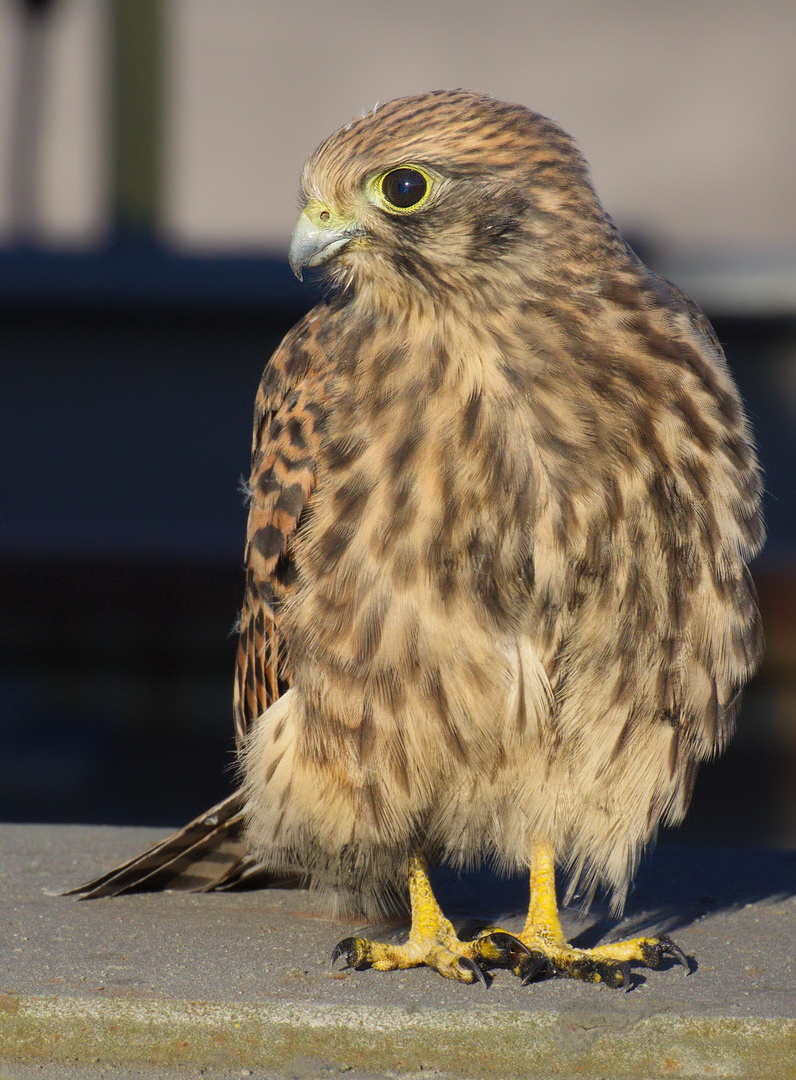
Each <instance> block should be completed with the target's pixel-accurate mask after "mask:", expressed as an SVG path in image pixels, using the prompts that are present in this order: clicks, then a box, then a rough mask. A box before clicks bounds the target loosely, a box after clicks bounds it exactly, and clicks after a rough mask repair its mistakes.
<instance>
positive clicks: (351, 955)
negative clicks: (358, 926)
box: [330, 937, 357, 971]
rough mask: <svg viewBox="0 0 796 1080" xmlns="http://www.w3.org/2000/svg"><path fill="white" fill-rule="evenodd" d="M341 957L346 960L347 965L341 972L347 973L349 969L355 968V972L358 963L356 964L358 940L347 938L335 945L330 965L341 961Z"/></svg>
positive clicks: (344, 965) (345, 964)
mask: <svg viewBox="0 0 796 1080" xmlns="http://www.w3.org/2000/svg"><path fill="white" fill-rule="evenodd" d="M341 956H342V957H344V958H345V963H344V964H343V966H342V968H341V969H340V970H341V971H345V970H346V969H347V968H354V970H356V968H357V963H356V961H357V943H356V938H352V937H347V938H343V940H342V941H338V943H337V944H336V945H335V947H334V949H333V950H332V956H331V960H330V963H332V964H335V963H336V962H337V961H338V960H339V959H340V957H341Z"/></svg>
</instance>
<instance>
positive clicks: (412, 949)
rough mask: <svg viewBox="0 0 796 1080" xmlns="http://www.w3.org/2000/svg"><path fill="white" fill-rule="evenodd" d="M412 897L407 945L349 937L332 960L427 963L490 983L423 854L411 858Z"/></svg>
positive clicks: (401, 965) (387, 965) (360, 964)
mask: <svg viewBox="0 0 796 1080" xmlns="http://www.w3.org/2000/svg"><path fill="white" fill-rule="evenodd" d="M409 898H410V901H411V904H412V926H411V929H410V931H409V940H408V941H407V942H406V944H405V945H390V944H387V943H386V942H381V941H371V940H369V939H368V938H355V937H350V938H345V939H344V940H343V941H341V942H340V943H339V944H338V945H337V946H336V948H335V950H334V952H333V953H332V963H334V962H335V960H338V959H339V958H340V957H345V961H346V965H345V966H346V967H353V968H357V969H361V968H367V967H372V968H376V970H377V971H394V970H396V969H405V968H411V967H421V966H423V965H425V966H426V967H431V968H434V970H435V971H438V972H439V973H440V975H444V976H445V977H446V978H448V979H457V980H458V981H459V982H465V983H472V982H476V981H477V980H480V981H481V982H483V983H484V984H486V979H485V977H484V973H483V971H482V970H481V968H480V966H479V965H478V963H476V959H475V957H476V955H477V953H478V946H477V944H476V943H475V942H470V941H459V940H458V938H457V937H456V934H455V931H454V929H453V926H452V924H451V922H450V920H448V919H446V918H445V916H444V915H443V913H442V911H441V909H440V906H439V904H438V903H437V899H436V897H435V896H434V892H433V890H432V888H431V882H430V881H429V877H428V867H427V866H426V862H425V859H424V858H423V856H422V855H414V856H413V857H412V858H411V859H410V860H409Z"/></svg>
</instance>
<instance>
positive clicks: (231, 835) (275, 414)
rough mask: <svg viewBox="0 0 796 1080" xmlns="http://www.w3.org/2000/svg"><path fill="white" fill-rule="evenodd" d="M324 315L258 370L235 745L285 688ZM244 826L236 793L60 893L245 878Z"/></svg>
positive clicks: (322, 365) (321, 412)
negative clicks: (285, 621)
mask: <svg viewBox="0 0 796 1080" xmlns="http://www.w3.org/2000/svg"><path fill="white" fill-rule="evenodd" d="M327 315H328V310H327V307H326V305H321V306H320V307H319V308H316V309H315V310H314V311H311V312H310V313H309V315H307V316H306V317H305V318H304V319H303V320H302V321H301V322H299V323H298V324H297V325H296V326H295V327H294V328H293V329H292V330H291V331H290V333H289V334H288V335H287V336H286V337H285V339H284V341H283V342H282V344H281V345H280V346H279V348H278V349H277V351H276V352H275V353H274V355H273V357H272V358H271V361H270V363H269V364H268V366H267V367H266V369H265V373H264V375H263V378H262V382H261V384H260V389H259V391H258V394H257V402H256V406H255V414H254V434H253V440H252V471H251V479H250V508H249V525H248V532H247V538H246V567H247V569H246V592H245V596H244V603H243V611H242V613H241V620H240V642H239V646H238V656H237V666H236V675H235V703H234V714H235V735H236V740H237V744H238V747H239V748H240V747H241V745H242V744H243V741H244V740H245V737H246V734H247V732H248V730H249V728H250V727H251V725H252V724H253V723H254V721H255V720H256V719H257V717H258V716H259V715H260V714H261V713H262V712H263V711H264V710H265V709H267V708H268V706H269V705H272V704H273V702H274V701H275V700H276V699H277V698H278V697H279V696H280V694H282V693H284V691H285V690H286V689H287V688H288V686H289V685H290V672H289V666H288V661H287V651H286V642H285V640H284V637H283V636H282V635H281V634H280V630H279V609H280V607H281V605H282V603H283V601H284V599H285V597H286V596H287V595H288V594H289V592H290V589H291V587H292V585H293V582H294V579H295V570H294V567H293V563H292V558H291V543H292V538H293V536H294V535H295V532H296V530H297V528H298V526H299V521H300V519H301V516H302V513H303V512H304V511H305V508H306V505H307V501H308V499H309V497H310V494H311V492H312V489H313V487H314V485H315V475H316V467H315V466H316V456H317V450H318V447H319V445H320V439H321V430H322V428H323V422H324V419H325V416H326V397H327V383H328V374H327V367H328V362H327V361H326V359H325V352H324V350H323V349H321V348H320V347H319V344H318V340H317V334H318V331H319V329H320V326H321V324H322V323H323V322H324V321H325V318H326V317H327ZM243 824H244V819H243V798H242V795H241V793H240V791H236V792H234V793H233V794H232V795H230V796H228V797H227V798H226V799H224V800H223V801H222V802H220V803H218V804H217V805H216V806H214V807H212V809H210V810H208V811H206V812H205V813H203V814H200V815H199V817H197V818H194V820H193V821H191V822H189V823H188V824H187V825H185V826H183V828H181V829H179V830H178V831H177V832H175V833H172V834H171V836H168V837H166V838H165V839H164V840H162V841H160V842H159V843H157V844H155V845H154V846H153V847H151V848H149V849H148V850H147V851H145V852H143V853H142V854H141V855H137V856H136V857H135V858H133V859H130V860H128V861H127V862H125V863H123V864H122V865H121V866H117V867H115V868H114V869H113V870H111V871H109V872H108V873H106V874H103V875H102V876H101V877H98V878H95V879H94V880H92V881H89V882H86V884H84V885H81V886H79V887H78V888H76V889H72V890H70V893H68V894H67V895H77V896H81V897H82V898H84V899H88V898H94V897H99V896H118V895H119V894H121V893H125V892H132V891H136V890H141V889H145V890H152V891H154V890H158V889H187V890H191V891H193V892H206V891H208V890H211V889H223V888H230V887H231V886H233V885H236V884H238V883H239V882H241V881H243V880H247V881H251V879H252V878H253V877H254V876H255V875H258V874H260V873H261V871H259V869H258V867H257V864H256V862H255V860H254V859H253V858H252V857H251V856H250V855H249V853H248V851H247V848H246V843H245V838H244V834H243ZM279 880H280V883H282V882H283V879H279Z"/></svg>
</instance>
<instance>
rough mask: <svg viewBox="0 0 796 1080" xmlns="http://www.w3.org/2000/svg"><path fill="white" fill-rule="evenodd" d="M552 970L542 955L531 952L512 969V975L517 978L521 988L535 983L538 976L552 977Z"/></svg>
mask: <svg viewBox="0 0 796 1080" xmlns="http://www.w3.org/2000/svg"><path fill="white" fill-rule="evenodd" d="M553 971H554V968H553V967H552V966H551V964H550V961H549V960H548V959H547V957H546V956H545V955H544V954H543V953H538V952H531V951H530V949H529V950H528V956H523V958H522V960H520V962H519V964H518V965H517V966H516V967H515V968H514V974H515V975H516V976H517V977H518V978H519V980H520V983H521V984H522V986H529V985H530V984H531V983H532V982H535V981H536V978H537V976H538V975H552V974H553Z"/></svg>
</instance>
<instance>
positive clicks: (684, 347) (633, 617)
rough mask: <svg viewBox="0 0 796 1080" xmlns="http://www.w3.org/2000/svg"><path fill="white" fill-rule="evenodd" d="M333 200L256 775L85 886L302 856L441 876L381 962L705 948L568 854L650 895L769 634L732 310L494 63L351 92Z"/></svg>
mask: <svg viewBox="0 0 796 1080" xmlns="http://www.w3.org/2000/svg"><path fill="white" fill-rule="evenodd" d="M300 205H301V212H300V216H299V218H298V223H297V225H296V227H295V230H294V232H293V235H292V238H291V242H290V252H289V260H290V264H291V267H292V268H293V270H294V272H295V273H296V274H297V276H298V277H299V278H301V277H302V275H303V273H304V271H305V270H308V269H314V268H317V269H318V273H319V274H320V275H322V276H323V278H324V280H325V282H326V285H327V290H328V291H327V292H326V294H325V297H324V299H323V300H322V301H321V302H319V303H318V304H317V305H316V306H315V307H314V308H313V309H312V310H311V311H310V312H309V313H308V314H307V315H306V316H305V317H304V318H303V319H302V320H301V321H300V322H299V323H298V324H297V325H296V326H295V327H294V328H293V329H292V330H291V331H290V332H289V333H288V334H287V336H286V337H285V338H284V340H283V341H282V343H281V345H280V346H279V347H278V348H277V350H276V352H275V353H274V355H273V357H272V358H271V360H270V362H269V364H268V365H267V367H266V369H265V373H264V375H263V379H262V383H261V385H260V388H259V391H258V395H257V400H256V406H255V419H254V434H253V443H252V470H251V477H250V481H249V485H248V491H249V498H250V507H249V521H248V532H247V542H246V566H247V570H246V586H245V599H244V606H243V611H242V615H241V621H240V637H239V648H238V657H237V668H236V678H235V691H234V713H235V723H236V732H237V738H238V746H239V755H240V775H241V782H240V787H239V789H238V790H237V791H236V792H235V793H234V795H232V796H230V798H229V799H228V800H225V802H224V803H222V804H220V805H219V806H218V807H215V808H213V810H212V811H210V812H208V813H207V814H206V815H203V816H202V817H200V818H198V819H196V821H194V822H192V823H191V825H190V826H187V827H186V829H185V830H181V832H180V833H178V834H175V836H174V837H172V838H169V839H168V840H167V841H165V842H164V843H163V844H162V845H159V846H158V847H156V848H155V849H153V850H152V852H150V853H146V854H145V855H144V856H140V857H139V858H138V859H136V860H131V862H130V863H129V864H126V865H125V866H124V867H122V868H120V869H117V871H113V872H111V873H110V874H108V875H105V876H104V877H103V878H100V879H97V881H95V882H93V883H89V885H88V886H86V887H84V894H86V890H87V892H88V894H89V895H90V894H94V895H98V894H101V893H102V892H103V890H104V891H106V892H107V891H122V890H123V889H125V888H128V887H130V886H131V885H133V884H140V883H141V882H142V881H149V882H150V883H152V882H154V883H156V884H157V883H158V882H161V883H162V882H163V881H164V880H166V879H168V880H169V881H170V882H172V883H173V882H174V880H179V881H180V882H181V883H182V884H184V885H189V886H190V885H197V884H198V885H199V886H200V887H210V886H213V887H215V886H221V887H224V886H227V885H229V884H233V883H235V882H236V881H238V880H240V879H241V878H243V877H246V876H247V875H251V874H253V873H255V872H263V871H264V872H265V873H267V874H270V875H272V876H277V877H279V876H284V875H290V874H302V875H305V876H307V877H308V878H309V879H310V881H311V882H312V883H313V884H315V885H317V886H318V887H320V888H327V889H334V890H337V892H338V894H340V895H344V896H348V897H352V898H354V901H355V902H356V904H357V905H358V906H359V908H360V909H361V910H363V911H376V912H383V911H384V910H387V909H388V908H389V907H390V905H391V904H392V903H393V902H395V900H396V899H400V898H401V897H402V896H405V895H406V893H407V891H408V894H409V899H410V905H411V928H410V931H409V937H408V940H407V941H406V942H405V943H403V944H393V943H389V942H381V941H377V940H372V939H370V938H367V937H362V936H355V937H348V938H346V939H344V940H343V941H341V942H339V943H338V945H337V946H336V947H335V950H334V953H333V959H335V960H339V959H343V961H344V962H345V964H346V965H347V966H349V967H354V968H357V969H361V968H373V969H376V970H382V971H384V970H394V969H406V968H410V967H419V966H426V967H430V968H432V969H434V970H435V971H437V972H439V973H440V974H441V975H443V976H444V977H446V978H451V979H455V980H457V981H459V982H463V983H474V982H478V981H481V982H485V981H486V978H485V973H487V972H489V971H491V970H493V969H495V968H501V967H503V968H508V969H510V970H511V971H512V972H514V974H515V975H517V976H518V977H520V978H522V980H523V982H529V981H532V980H534V979H535V978H538V977H541V976H543V975H545V974H551V973H552V974H556V975H566V976H569V977H572V978H576V979H581V980H584V981H587V982H596V983H603V984H605V985H607V986H610V987H622V986H624V987H627V986H628V985H629V981H630V966H631V965H632V964H639V965H642V966H645V967H648V968H655V967H659V966H660V965H661V964H662V962H663V960H664V958H666V957H673V958H674V959H675V960H677V961H679V962H680V963H683V964H684V966H686V968H687V967H688V960H687V958H686V957H685V956H684V954H683V953H682V951H681V950H680V949H679V947H678V946H677V945H675V944H674V943H673V942H672V941H671V940H670V939H669V938H668V937H666V936H659V937H645V938H636V939H633V940H630V941H624V942H618V943H614V944H611V945H603V946H599V947H596V948H593V949H580V948H575V947H574V946H572V945H571V944H570V943H568V942H567V941H566V939H565V936H564V933H563V930H562V928H561V923H560V918H559V906H558V895H557V891H556V871H557V869H558V870H559V871H560V872H565V873H566V874H567V876H568V880H569V890H568V892H567V899H571V898H572V896H573V895H575V894H576V890H577V891H579V893H580V895H585V896H586V897H587V898H588V897H593V895H594V893H595V890H597V889H598V888H602V889H604V890H606V891H607V893H609V894H610V896H611V897H612V902H613V909H614V911H615V912H616V913H619V912H620V911H621V909H622V905H623V903H624V900H625V897H626V895H627V891H628V887H629V884H630V882H631V880H632V877H633V874H634V872H635V870H636V868H637V865H638V861H639V858H640V855H641V853H642V852H643V850H644V849H645V847H646V846H647V845H648V844H649V843H650V842H652V841H653V840H654V838H655V836H656V832H657V829H658V827H659V825H660V824H661V823H664V824H676V823H678V822H680V821H681V820H682V818H683V816H684V814H685V812H686V809H687V807H688V803H689V799H690V797H691V793H692V789H693V785H694V780H695V777H696V773H697V769H698V766H699V764H700V763H701V762H702V761H705V760H707V759H710V758H712V757H713V756H714V755H715V754H717V753H718V752H720V751H721V750H722V749H723V748H724V746H725V745H726V743H727V741H728V739H729V738H730V737H731V735H732V732H733V727H734V724H735V718H736V715H737V711H738V707H739V703H740V697H741V692H742V689H743V686H744V684H745V683H746V682H747V681H748V679H749V678H750V677H751V676H752V675H753V673H754V671H755V670H756V668H757V666H758V664H759V662H760V657H761V653H762V648H763V639H762V632H761V626H760V617H759V613H758V608H757V603H756V597H755V589H754V585H753V582H752V579H751V576H750V572H749V569H748V563H749V561H750V560H751V559H752V558H753V557H754V555H755V554H757V552H758V551H759V550H760V548H761V546H762V543H763V539H764V527H763V521H762V516H761V507H760V503H761V490H762V478H761V471H760V468H759V465H758V462H757V459H756V455H755V449H754V445H753V439H752V434H751V431H750V427H749V423H748V421H747V418H746V416H745V413H744V410H743V406H742V403H741V400H740V397H739V393H738V391H737V389H736V386H735V384H734V382H733V379H732V376H731V374H730V371H729V369H728V366H727V362H726V360H725V357H724V354H723V352H722V349H721V346H720V344H719V342H718V340H717V338H716V336H715V334H714V332H713V330H712V328H711V326H710V324H709V322H708V320H707V319H706V318H705V316H704V315H703V314H702V312H701V311H700V310H699V308H698V307H697V305H696V304H695V303H694V302H693V301H692V300H690V299H689V298H688V297H687V296H686V295H685V294H684V293H683V292H681V291H680V290H679V289H678V288H677V287H676V286H675V285H673V284H671V283H670V282H668V281H666V280H664V279H663V278H661V277H659V276H658V275H656V274H655V273H654V272H653V271H652V270H650V269H649V268H647V267H646V266H645V265H644V264H643V263H642V262H641V261H640V260H639V258H638V257H637V256H636V254H635V253H634V252H633V250H632V249H631V248H630V247H629V246H628V244H627V243H626V242H625V241H624V240H623V239H622V237H621V235H620V234H619V232H618V230H617V229H616V227H615V226H614V224H613V222H612V220H611V218H610V217H609V216H608V214H607V213H606V211H605V209H604V208H603V206H602V204H601V202H600V200H599V198H598V196H597V194H596V192H595V189H594V186H593V183H592V180H591V178H590V174H589V170H588V166H587V164H586V162H585V160H584V158H583V157H582V155H581V153H580V151H579V150H578V149H577V147H576V145H575V143H574V141H573V139H572V138H571V137H570V136H569V135H568V134H566V133H565V132H564V131H563V130H562V129H561V128H560V127H559V126H558V125H557V124H556V123H554V122H553V121H551V120H549V119H547V118H545V117H543V116H541V115H540V114H538V113H535V112H533V111H531V110H530V109H528V108H526V107H525V106H523V105H518V104H512V103H508V102H504V101H499V100H497V99H494V98H492V97H489V96H487V95H485V94H482V93H479V92H476V91H470V90H451V91H448V90H446V91H431V92H426V93H422V94H415V95H411V96H408V97H402V98H398V99H396V100H393V101H389V102H387V103H385V104H380V105H377V106H376V107H375V108H374V109H372V110H370V111H368V112H366V113H364V114H363V115H361V116H359V117H357V118H355V119H354V120H352V121H351V122H349V123H347V124H345V125H344V126H343V127H341V128H340V129H339V130H338V131H336V132H335V133H333V134H332V135H331V136H330V137H329V138H327V139H326V140H325V141H324V142H323V143H321V145H320V146H319V147H318V148H317V149H316V150H315V152H314V153H313V154H312V155H311V156H310V158H309V159H308V161H307V163H306V165H305V166H304V169H303V172H302V177H301V187H300ZM440 864H447V865H450V866H453V867H456V868H463V867H464V868H468V867H474V866H479V865H489V866H490V867H493V868H495V869H497V870H498V871H500V872H506V873H514V872H519V871H522V872H526V873H528V874H529V876H530V904H529V909H528V917H527V921H526V923H525V926H524V929H523V930H522V931H520V932H519V933H509V932H508V931H506V930H505V929H503V928H502V927H500V926H492V927H486V928H483V929H482V930H481V931H480V932H479V933H478V934H477V935H476V936H475V937H474V938H473V939H472V940H462V939H460V938H459V937H458V936H457V934H456V931H455V930H454V927H453V925H452V923H451V922H450V920H449V919H448V918H447V917H446V916H445V915H444V913H443V912H442V910H441V908H440V906H439V903H438V901H437V899H436V897H435V896H434V892H433V887H432V882H431V877H430V867H431V866H436V865H440ZM208 868H209V871H208ZM164 875H165V877H164ZM92 890H93V893H92Z"/></svg>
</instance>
